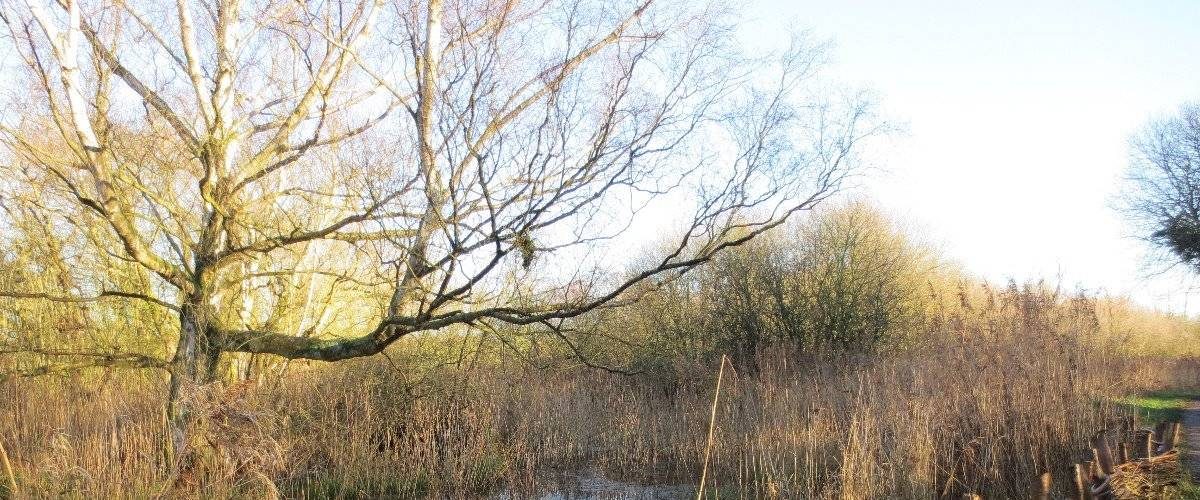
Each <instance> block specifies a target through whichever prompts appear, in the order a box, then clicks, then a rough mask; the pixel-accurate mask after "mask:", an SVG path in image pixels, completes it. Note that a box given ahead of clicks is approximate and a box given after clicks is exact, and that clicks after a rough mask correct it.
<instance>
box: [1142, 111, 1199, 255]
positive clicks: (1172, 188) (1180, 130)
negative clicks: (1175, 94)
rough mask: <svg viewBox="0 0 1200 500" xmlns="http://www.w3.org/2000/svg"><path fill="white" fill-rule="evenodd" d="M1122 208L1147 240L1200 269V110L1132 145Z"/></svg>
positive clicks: (1158, 125) (1149, 130) (1158, 126)
mask: <svg viewBox="0 0 1200 500" xmlns="http://www.w3.org/2000/svg"><path fill="white" fill-rule="evenodd" d="M1128 181H1129V188H1130V189H1129V192H1128V194H1126V196H1125V198H1124V200H1123V201H1124V203H1125V205H1124V207H1123V208H1124V209H1125V211H1126V213H1127V214H1128V215H1129V217H1130V219H1132V220H1133V221H1134V222H1135V224H1136V225H1137V227H1138V230H1139V231H1140V232H1141V234H1140V235H1139V236H1141V237H1143V238H1144V239H1145V240H1147V241H1148V242H1149V243H1150V244H1152V245H1154V246H1155V247H1157V248H1159V249H1162V250H1165V251H1166V252H1168V253H1169V254H1170V255H1171V258H1172V259H1173V260H1176V261H1177V262H1179V263H1182V264H1184V265H1186V266H1188V267H1189V268H1190V269H1192V270H1197V269H1200V105H1197V104H1187V105H1184V106H1182V107H1180V109H1179V112H1178V114H1176V115H1174V116H1171V117H1169V118H1165V119H1161V120H1157V121H1155V122H1152V123H1151V124H1149V125H1148V126H1147V127H1146V128H1145V129H1144V130H1143V131H1142V132H1141V133H1140V134H1139V135H1138V136H1137V137H1135V138H1134V140H1133V154H1132V159H1131V162H1130V167H1129V173H1128Z"/></svg>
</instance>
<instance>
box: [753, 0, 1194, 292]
mask: <svg viewBox="0 0 1200 500" xmlns="http://www.w3.org/2000/svg"><path fill="white" fill-rule="evenodd" d="M747 14H748V15H749V17H750V18H751V19H750V20H751V21H753V22H755V23H763V24H765V25H766V26H765V27H766V28H767V29H766V30H763V32H776V33H778V32H780V31H782V30H784V29H787V27H788V26H801V27H808V28H810V29H811V30H812V31H813V33H814V34H815V35H817V37H820V38H830V39H832V40H833V41H834V43H835V44H836V46H835V49H834V52H833V58H834V64H835V65H834V67H833V71H834V74H835V75H836V76H837V77H838V78H839V79H842V80H845V81H849V82H854V83H857V84H859V85H862V86H865V87H867V88H869V89H872V90H875V91H877V92H878V93H879V94H880V97H881V101H882V104H883V108H884V110H885V111H886V113H887V115H888V116H889V117H891V118H894V119H895V120H896V121H897V122H899V123H901V124H902V125H904V126H905V128H906V133H905V134H903V135H901V136H899V137H898V138H896V140H895V141H894V142H895V144H894V145H893V146H892V147H891V150H890V151H889V153H888V154H887V155H885V156H884V157H881V158H880V160H881V161H882V163H883V165H882V166H883V167H884V168H885V169H886V170H887V171H886V172H884V173H882V174H875V175H873V178H872V179H869V180H867V181H866V186H865V187H864V189H865V190H866V191H867V193H869V196H870V197H872V198H874V199H876V200H877V201H878V202H879V203H880V204H881V205H883V206H884V207H885V208H887V209H889V210H890V211H892V212H894V213H896V214H898V215H899V216H901V217H902V218H904V219H906V220H909V221H911V222H914V223H915V224H916V225H918V226H920V227H922V228H923V229H924V230H925V231H926V235H927V237H928V238H929V239H931V240H932V241H934V242H937V243H940V244H941V247H942V248H943V249H944V251H945V253H946V254H947V255H948V256H949V257H951V258H953V259H955V260H957V261H959V262H961V263H962V264H963V265H964V267H965V268H966V269H967V270H968V271H970V272H973V273H975V274H978V275H980V276H983V277H986V278H988V279H992V280H1007V279H1008V278H1010V277H1012V278H1016V279H1018V280H1024V279H1030V278H1038V277H1044V278H1047V279H1049V280H1051V281H1055V280H1057V278H1056V277H1059V276H1061V283H1062V284H1064V285H1066V286H1068V287H1083V288H1086V289H1090V290H1106V291H1108V292H1109V293H1113V294H1119V295H1129V296H1132V297H1133V298H1135V299H1136V300H1137V301H1139V302H1141V303H1143V304H1147V305H1152V306H1155V307H1159V308H1163V309H1171V310H1174V311H1184V310H1185V308H1186V311H1187V312H1190V313H1193V314H1195V313H1197V312H1200V294H1196V293H1193V294H1190V297H1189V296H1188V295H1189V294H1187V293H1185V292H1186V290H1187V289H1188V288H1189V287H1190V286H1191V285H1190V283H1189V282H1190V281H1193V280H1192V279H1189V278H1186V277H1183V276H1181V274H1182V273H1176V274H1175V275H1160V276H1157V277H1156V276H1152V274H1153V273H1152V269H1150V268H1148V266H1147V259H1146V258H1144V249H1143V247H1142V246H1141V243H1139V242H1137V241H1136V240H1134V239H1132V238H1131V237H1130V235H1131V231H1130V230H1129V228H1128V227H1127V226H1126V225H1125V224H1124V223H1123V222H1122V219H1121V218H1120V217H1119V215H1118V214H1116V213H1115V212H1114V211H1113V210H1112V209H1111V206H1112V204H1113V203H1112V202H1113V196H1114V195H1115V194H1116V192H1117V190H1118V189H1119V188H1120V185H1119V180H1120V178H1121V176H1122V174H1123V169H1124V168H1125V166H1126V164H1127V158H1128V155H1129V148H1128V141H1129V137H1130V136H1131V135H1132V134H1133V133H1134V132H1136V131H1137V130H1138V129H1139V128H1140V127H1141V126H1143V125H1144V124H1145V123H1146V122H1147V121H1148V120H1149V119H1151V118H1153V117H1155V116H1162V115H1164V114H1166V113H1170V112H1172V111H1173V110H1174V109H1176V108H1177V106H1178V105H1179V104H1181V103H1183V102H1184V101H1187V100H1200V29H1198V28H1200V1H1197V0H1170V1H1168V0H1161V1H1159V0H1155V1H1132V0H1089V1H1086V2H1084V1H1074V2H1071V1H1062V0H1059V1H1007V2H982V1H952V0H905V1H895V0H860V1H853V0H760V2H758V3H756V4H755V5H753V6H751V7H750V8H749V12H747ZM1189 303H1190V304H1189Z"/></svg>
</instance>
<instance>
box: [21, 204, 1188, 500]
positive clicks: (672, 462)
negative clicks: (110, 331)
mask: <svg viewBox="0 0 1200 500" xmlns="http://www.w3.org/2000/svg"><path fill="white" fill-rule="evenodd" d="M1198 335H1200V329H1198V328H1197V325H1196V324H1195V323H1194V322H1193V321H1191V320H1190V319H1188V318H1185V317H1180V316H1176V315H1170V314H1165V313H1159V312H1153V311H1148V310H1145V309H1143V308H1139V307H1137V306H1135V305H1132V304H1130V303H1129V302H1128V301H1125V300H1122V299H1119V298H1111V297H1104V296H1097V295H1095V294H1088V293H1084V292H1067V291H1062V290H1058V289H1056V288H1055V287H1053V286H1051V285H1048V284H1045V283H1028V284H1018V283H1009V284H1007V285H1001V286H997V285H994V284H987V283H984V282H981V281H979V280H976V279H973V278H970V277H969V276H967V275H965V274H963V273H961V272H959V271H957V270H955V268H954V266H952V265H950V264H947V263H946V262H943V261H940V260H939V258H938V256H937V255H936V254H935V253H934V252H932V251H930V250H928V249H927V247H926V246H924V245H921V244H919V243H917V242H915V241H913V238H912V237H911V236H909V235H908V234H906V232H905V230H904V229H903V228H902V227H901V226H899V225H897V224H895V223H894V222H891V221H889V220H888V218H887V217H885V216H883V215H881V214H880V213H879V212H878V211H877V210H875V209H872V208H870V207H869V206H868V205H866V204H863V203H851V204H844V205H841V206H839V207H836V208H834V209H831V210H826V211H824V212H822V213H821V214H819V215H818V216H816V217H814V218H811V219H808V220H804V221H801V222H800V223H797V224H795V225H792V226H789V227H786V228H784V230H781V231H778V232H777V233H776V234H774V235H772V237H771V238H769V239H766V240H763V242H762V243H758V242H756V243H755V244H753V245H751V246H748V247H746V248H743V249H739V250H738V251H737V252H734V253H730V254H728V255H726V256H724V257H722V259H720V260H718V261H717V262H715V263H714V264H713V265H711V266H708V267H705V268H702V269H700V270H697V271H696V272H694V273H690V274H688V275H686V276H685V277H684V278H682V279H680V280H678V281H676V282H673V283H669V284H665V285H664V286H661V287H658V288H656V289H655V290H653V291H650V292H647V293H646V294H644V295H643V296H639V300H637V301H636V302H632V303H631V304H627V305H624V306H623V307H619V308H609V309H605V310H602V311H598V312H596V313H595V314H592V315H589V316H587V317H585V318H583V319H581V320H579V321H575V322H571V323H568V324H566V325H563V326H562V327H561V328H559V329H558V330H556V331H554V332H545V331H537V330H532V329H528V330H526V329H507V330H506V329H462V330H454V331H445V332H435V333H427V334H421V335H413V336H412V337H411V338H407V339H404V340H403V341H402V342H399V343H398V344H397V345H395V346H393V347H392V348H391V349H389V350H388V351H385V353H384V354H383V355H380V356H375V357H372V358H366V359H361V360H356V361H351V362H345V363H330V364H326V363H318V362H311V363H303V362H285V361H283V360H281V359H272V358H269V357H255V358H254V359H249V358H245V359H243V358H234V357H232V356H230V357H229V358H228V359H224V360H222V363H223V366H225V368H223V373H225V374H226V375H225V376H224V377H223V380H222V381H221V382H220V383H218V384H212V385H211V386H209V387H206V388H205V389H204V390H202V391H199V392H197V393H195V394H188V395H186V396H185V397H188V398H191V399H192V401H194V402H195V403H196V405H197V407H200V408H205V411H206V412H207V413H206V418H203V419H199V420H198V423H197V425H198V426H199V427H198V428H196V429H193V432H192V433H191V434H192V436H193V437H192V440H191V442H190V444H189V447H188V449H186V450H169V449H167V448H166V443H168V442H169V439H167V421H166V418H165V414H164V405H165V397H166V396H165V384H166V378H165V377H164V376H163V374H162V373H159V372H158V371H137V370H133V371H129V370H104V369H96V370H84V371H79V372H71V373H69V374H55V373H50V374H46V375H44V376H36V377H10V378H6V379H4V380H3V381H2V382H0V401H3V402H4V403H3V411H0V444H3V446H4V450H5V451H6V452H7V458H8V461H9V462H10V464H11V469H12V473H11V477H10V478H5V479H8V480H9V481H0V483H5V485H4V486H0V492H3V493H4V495H6V496H8V497H25V496H29V497H60V496H61V497H76V498H116V497H133V498H146V497H155V496H162V497H177V496H192V495H195V496H201V497H210V498H223V497H246V498H263V497H287V498H384V497H392V498H408V497H435V498H442V497H448V498H477V497H501V496H503V497H507V498H527V497H532V498H537V497H540V496H542V495H546V494H549V493H562V494H571V493H576V494H579V493H582V494H585V496H586V494H587V493H588V491H587V488H588V486H587V485H581V484H580V480H579V478H581V477H603V478H607V479H608V480H610V481H612V482H614V483H620V484H625V485H660V486H664V487H672V488H676V489H672V490H655V489H653V488H648V489H645V490H637V491H644V492H645V493H646V494H651V493H654V492H656V491H657V492H659V493H662V492H663V491H673V492H675V493H676V494H678V493H679V492H682V491H689V492H692V493H688V494H694V492H695V486H696V484H697V482H698V481H699V478H700V475H701V470H702V468H703V467H704V458H705V455H706V448H709V451H710V453H709V455H710V461H709V465H708V474H707V479H706V484H705V489H706V493H707V496H709V497H712V498H716V497H721V498H737V497H743V498H932V497H941V496H947V495H949V496H961V495H962V494H966V493H979V494H981V495H984V496H985V497H988V498H1016V497H1021V496H1025V495H1027V494H1028V492H1029V491H1031V489H1032V487H1033V485H1034V483H1035V482H1036V478H1037V477H1038V475H1039V474H1041V473H1042V472H1044V471H1049V472H1051V473H1052V474H1053V476H1054V477H1055V483H1054V489H1055V492H1056V494H1057V495H1060V496H1062V495H1066V494H1068V492H1069V488H1070V485H1069V483H1068V482H1067V481H1066V480H1065V478H1066V477H1067V474H1068V471H1069V469H1070V467H1071V466H1072V465H1073V464H1074V463H1075V462H1076V461H1078V460H1079V459H1080V458H1081V457H1082V455H1083V452H1084V450H1083V444H1084V443H1086V442H1087V439H1088V437H1090V436H1091V435H1092V433H1094V432H1095V431H1096V430H1098V429H1101V428H1105V427H1108V426H1112V425H1114V423H1115V422H1116V421H1118V420H1119V419H1120V418H1123V417H1124V416H1125V415H1126V414H1128V412H1129V411H1130V410H1129V407H1128V405H1127V404H1123V403H1122V401H1126V400H1123V399H1121V398H1126V397H1129V396H1131V395H1136V394H1141V393H1144V392H1147V391H1155V390H1164V389H1171V390H1175V391H1179V392H1180V393H1182V394H1187V393H1188V391H1192V390H1195V389H1200V387H1197V381H1198V380H1200V377H1198V376H1200V363H1196V362H1195V358H1194V356H1195V354H1196V346H1198V345H1200V343H1197V338H1198ZM722 356H725V357H727V359H729V360H730V363H729V364H728V365H726V366H727V367H726V368H725V369H724V373H723V374H722V385H721V390H720V393H719V394H716V396H717V399H716V412H715V418H712V419H711V421H710V416H711V415H712V414H711V413H710V412H711V411H712V408H713V401H714V389H715V384H716V378H717V375H718V371H719V370H720V368H721V366H722V364H721V359H722ZM2 359H3V362H6V363H9V364H10V365H11V366H16V365H17V364H19V363H21V362H22V360H21V358H18V357H14V356H9V357H6V358H2ZM247 366H253V367H255V369H254V370H247V369H246V367H247ZM710 423H711V424H712V425H713V426H714V428H713V439H712V441H711V442H709V441H708V439H707V437H708V431H709V426H710ZM172 453H174V454H175V456H178V455H179V454H181V453H182V454H188V455H189V456H191V457H193V459H192V460H191V462H192V463H193V464H194V466H192V467H189V468H188V469H187V470H181V469H179V468H177V467H173V466H172V465H171V464H172V463H178V461H175V460H172V458H173V456H172ZM0 472H4V471H0ZM10 481H11V482H10ZM14 483H15V486H16V489H17V491H16V492H13V491H11V489H12V486H11V484H14ZM627 491H633V490H627ZM592 493H593V494H598V493H596V492H592Z"/></svg>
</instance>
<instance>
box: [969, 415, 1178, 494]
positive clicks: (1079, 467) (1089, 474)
mask: <svg viewBox="0 0 1200 500" xmlns="http://www.w3.org/2000/svg"><path fill="white" fill-rule="evenodd" d="M1179 430H1180V429H1179V423H1178V422H1160V423H1158V424H1157V425H1155V426H1154V427H1153V428H1152V429H1149V428H1139V427H1138V426H1137V421H1136V419H1135V418H1133V417H1130V418H1128V419H1126V420H1125V421H1124V422H1122V425H1121V430H1120V433H1119V434H1118V435H1117V436H1116V438H1117V443H1116V448H1115V449H1114V448H1113V446H1112V444H1111V442H1110V441H1109V433H1108V432H1107V431H1104V430H1102V431H1099V432H1097V433H1096V434H1095V435H1093V436H1092V439H1091V442H1090V445H1091V457H1092V459H1091V460H1086V461H1084V462H1082V463H1077V464H1075V470H1074V474H1073V476H1074V477H1071V478H1068V481H1070V482H1073V483H1074V489H1073V490H1074V493H1075V496H1074V498H1076V499H1078V500H1117V499H1118V498H1120V496H1119V495H1118V492H1117V491H1116V490H1115V489H1114V487H1115V486H1116V484H1115V482H1117V481H1120V479H1118V478H1119V477H1120V476H1121V474H1133V473H1137V472H1136V471H1143V470H1146V469H1150V468H1153V467H1154V466H1155V465H1156V464H1167V463H1174V464H1175V466H1176V467H1178V451H1176V450H1175V446H1176V444H1178V442H1179ZM1175 470H1176V471H1179V470H1180V469H1178V468H1176V469H1175ZM1177 473H1178V472H1177ZM1176 475H1177V474H1176ZM1172 479H1176V478H1172ZM1053 484H1054V477H1053V476H1052V475H1051V474H1050V473H1049V472H1043V473H1042V474H1041V476H1039V477H1038V478H1037V482H1036V483H1035V484H1034V485H1033V488H1032V496H1033V498H1035V499H1041V500H1044V499H1048V498H1050V492H1051V487H1052V486H1053ZM965 498H966V499H967V500H982V497H981V496H979V495H977V494H970V495H966V497H965Z"/></svg>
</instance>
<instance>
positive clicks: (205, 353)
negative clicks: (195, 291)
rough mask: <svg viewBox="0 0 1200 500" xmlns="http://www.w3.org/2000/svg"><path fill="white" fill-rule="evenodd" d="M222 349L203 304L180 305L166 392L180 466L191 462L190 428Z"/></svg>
mask: <svg viewBox="0 0 1200 500" xmlns="http://www.w3.org/2000/svg"><path fill="white" fill-rule="evenodd" d="M220 356H221V350H220V347H219V345H218V339H217V336H216V334H215V331H214V329H213V328H211V327H210V326H209V324H208V321H207V320H206V319H205V315H204V313H203V305H202V303H201V304H197V303H196V302H191V303H189V304H185V305H184V306H183V307H182V308H180V313H179V343H178V345H177V347H176V350H175V358H174V359H173V360H172V361H171V383H170V390H169V392H168V396H167V415H168V426H169V430H170V434H171V453H172V456H173V457H174V461H175V463H176V464H177V465H178V466H179V467H183V468H186V467H188V466H189V465H190V463H189V462H190V456H191V455H192V453H191V451H192V450H191V449H190V446H189V444H190V442H189V441H190V439H191V435H190V434H191V432H192V430H193V429H194V428H195V424H196V423H197V420H198V419H199V418H203V412H201V411H198V410H199V408H198V405H200V404H202V403H203V399H204V398H203V397H202V396H203V395H202V394H201V391H202V390H203V388H204V386H206V385H207V384H210V383H212V382H213V381H214V380H215V379H216V372H217V361H218V360H219V359H220Z"/></svg>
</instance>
